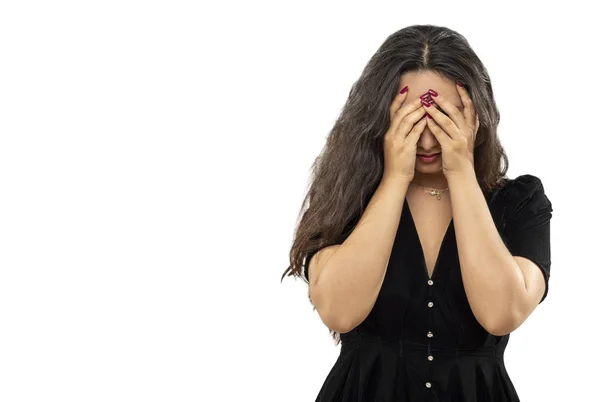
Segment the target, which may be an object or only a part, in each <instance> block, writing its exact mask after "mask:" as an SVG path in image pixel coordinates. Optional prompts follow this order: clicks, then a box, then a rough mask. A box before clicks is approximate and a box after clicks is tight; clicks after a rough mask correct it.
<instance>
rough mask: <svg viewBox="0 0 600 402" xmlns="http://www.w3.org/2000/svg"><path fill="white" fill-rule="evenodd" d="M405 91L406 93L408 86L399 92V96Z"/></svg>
mask: <svg viewBox="0 0 600 402" xmlns="http://www.w3.org/2000/svg"><path fill="white" fill-rule="evenodd" d="M406 91H408V85H407V86H405V87H404V88H402V91H400V93H401V94H403V93H405V92H406Z"/></svg>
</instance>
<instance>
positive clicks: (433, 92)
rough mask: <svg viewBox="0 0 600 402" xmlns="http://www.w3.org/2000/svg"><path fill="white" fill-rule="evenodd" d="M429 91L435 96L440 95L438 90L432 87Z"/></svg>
mask: <svg viewBox="0 0 600 402" xmlns="http://www.w3.org/2000/svg"><path fill="white" fill-rule="evenodd" d="M429 93H430V94H431V95H433V96H438V93H437V92H435V91H434V90H433V89H430V90H429Z"/></svg>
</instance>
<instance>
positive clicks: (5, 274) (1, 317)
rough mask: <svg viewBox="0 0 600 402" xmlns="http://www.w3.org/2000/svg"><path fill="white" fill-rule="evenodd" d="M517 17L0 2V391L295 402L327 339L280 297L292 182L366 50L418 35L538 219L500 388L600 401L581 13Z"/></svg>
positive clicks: (587, 30)
mask: <svg viewBox="0 0 600 402" xmlns="http://www.w3.org/2000/svg"><path fill="white" fill-rule="evenodd" d="M531 3H532V2H518V3H515V4H509V3H507V2H503V3H495V4H497V6H496V7H493V8H491V7H484V6H483V4H486V3H482V2H477V3H473V4H469V3H467V2H461V1H454V2H439V3H435V2H431V1H425V2H398V1H394V2H374V1H370V2H368V3H367V2H366V1H363V2H349V1H344V2H341V1H340V2H314V1H312V2H311V1H303V2H296V3H291V2H282V1H279V2H275V1H273V2H264V1H263V2H260V1H251V2H250V1H248V2H242V1H237V2H214V3H211V4H208V3H202V2H197V1H196V2H193V1H188V2H183V1H144V2H142V1H137V2H134V1H104V2H76V1H70V2H68V1H56V2H41V1H38V2H32V1H19V2H17V1H6V2H3V3H2V5H1V6H0V125H1V126H0V136H1V142H0V400H1V401H6V402H13V401H61V402H67V401H78V402H79V401H239V400H242V401H288V402H293V401H312V400H314V398H315V397H316V395H317V393H318V390H319V388H320V387H321V384H322V383H323V381H324V380H325V377H326V375H327V374H328V372H329V370H330V369H331V366H332V365H333V363H334V362H335V359H336V358H337V355H338V353H339V347H334V345H333V340H332V339H331V338H330V336H329V333H328V331H327V329H326V328H325V327H324V325H323V324H322V323H321V322H320V320H319V317H318V315H317V313H316V312H314V311H313V310H312V306H311V305H310V303H309V301H308V298H307V285H306V284H305V283H304V282H303V281H302V280H294V279H292V278H287V279H285V280H284V281H283V283H281V282H280V277H281V275H282V273H283V271H284V269H285V268H286V267H287V266H288V262H289V261H288V253H289V247H290V246H291V241H292V235H293V231H294V227H295V224H296V219H297V217H298V213H299V210H300V204H301V201H302V198H303V196H304V194H305V191H306V190H307V186H308V179H309V169H310V166H311V164H312V162H313V161H314V158H315V157H316V156H317V154H318V153H319V151H320V150H321V148H322V146H323V145H324V142H325V137H326V135H327V133H328V131H329V130H330V129H331V127H332V124H333V122H334V121H335V119H336V117H337V115H338V113H339V111H340V109H341V107H342V105H343V104H344V102H345V100H346V97H347V95H348V91H349V89H350V87H351V85H352V84H353V83H354V81H355V80H356V79H358V77H359V75H360V73H361V71H362V69H363V67H364V66H365V64H366V63H367V61H368V60H369V58H370V57H371V56H372V55H373V53H374V52H375V51H376V49H377V48H378V47H379V46H380V45H381V44H382V43H383V41H384V40H385V38H387V36H389V35H390V34H392V33H393V32H395V31H397V30H399V29H401V28H403V27H405V26H408V25H412V24H427V23H430V24H435V25H444V26H448V27H450V28H452V29H455V30H457V31H459V32H460V33H462V34H463V35H465V36H466V37H467V39H468V40H469V42H470V44H471V45H472V46H473V48H474V50H475V51H476V52H477V53H478V55H479V56H480V58H481V59H482V60H483V62H484V64H485V65H486V66H487V68H488V71H489V73H490V76H491V78H492V84H493V86H494V91H495V96H496V101H497V103H498V106H499V108H500V111H501V115H502V121H501V124H500V127H499V132H500V137H501V140H502V143H503V145H504V146H505V149H506V151H507V153H508V155H509V159H510V170H509V176H510V177H516V176H518V175H520V174H525V173H530V174H534V175H536V176H538V177H540V178H541V179H542V180H543V183H544V186H545V189H546V193H547V195H548V197H549V198H550V200H551V201H552V203H553V206H554V211H555V212H554V216H553V220H552V263H553V264H552V277H551V282H550V292H549V295H548V298H547V299H546V300H545V301H544V303H542V305H541V306H540V307H539V308H538V309H537V310H536V311H535V312H534V314H533V315H532V316H531V317H530V318H529V319H528V321H527V322H526V323H525V324H524V325H523V326H522V327H521V328H519V329H518V330H517V331H516V332H515V333H514V334H513V335H512V338H511V341H510V343H509V346H508V349H507V351H506V356H505V359H506V364H507V368H508V370H509V374H510V375H511V378H512V380H513V382H514V384H515V386H516V388H517V390H518V392H519V394H520V396H521V399H522V400H523V401H526V402H528V401H543V400H566V399H567V398H569V400H571V399H572V400H586V401H591V400H600V396H599V395H598V391H597V385H598V383H597V376H596V374H597V373H596V374H594V373H593V372H592V368H593V367H596V366H597V362H598V360H599V359H600V352H599V348H598V347H597V343H598V340H597V331H596V330H595V329H596V328H597V325H596V324H597V319H596V318H595V317H598V316H599V313H598V307H599V302H598V293H599V289H598V284H599V283H600V275H599V273H598V270H599V268H600V266H599V263H598V258H597V251H598V244H597V243H598V237H599V236H598V232H597V230H598V229H597V228H598V225H599V224H600V219H599V217H598V206H597V205H598V196H600V192H599V190H598V180H597V177H598V146H599V142H598V136H599V135H600V130H599V129H598V121H597V117H598V107H599V102H598V96H599V93H600V86H599V84H598V79H597V67H598V64H597V49H598V47H597V43H598V39H599V38H598V36H599V35H598V31H597V21H596V19H595V16H596V14H594V12H592V10H591V9H590V8H588V7H590V6H586V4H587V3H586V2H578V1H570V2H568V3H567V4H565V5H562V6H560V7H549V6H548V5H547V3H545V2H544V3H542V2H540V3H539V4H531ZM517 5H518V6H517ZM596 370H597V368H596Z"/></svg>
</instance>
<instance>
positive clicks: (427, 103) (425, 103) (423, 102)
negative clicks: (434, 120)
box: [421, 99, 431, 107]
mask: <svg viewBox="0 0 600 402" xmlns="http://www.w3.org/2000/svg"><path fill="white" fill-rule="evenodd" d="M421 103H422V104H423V105H425V107H429V106H431V103H429V102H427V101H426V100H423V99H421Z"/></svg>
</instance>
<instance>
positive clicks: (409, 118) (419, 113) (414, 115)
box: [393, 102, 426, 137]
mask: <svg viewBox="0 0 600 402" xmlns="http://www.w3.org/2000/svg"><path fill="white" fill-rule="evenodd" d="M420 103H421V102H419V104H420ZM425 114H426V111H425V108H424V107H423V105H420V106H419V107H418V108H417V109H416V110H414V111H413V112H411V113H409V114H408V115H406V116H404V118H403V119H402V120H401V121H400V122H399V123H398V126H396V129H395V130H394V131H393V133H394V134H395V135H399V136H401V137H406V136H407V135H408V133H409V132H410V130H411V129H412V128H413V126H414V125H415V124H416V123H417V122H418V121H419V120H421V119H422V118H423V116H425Z"/></svg>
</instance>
